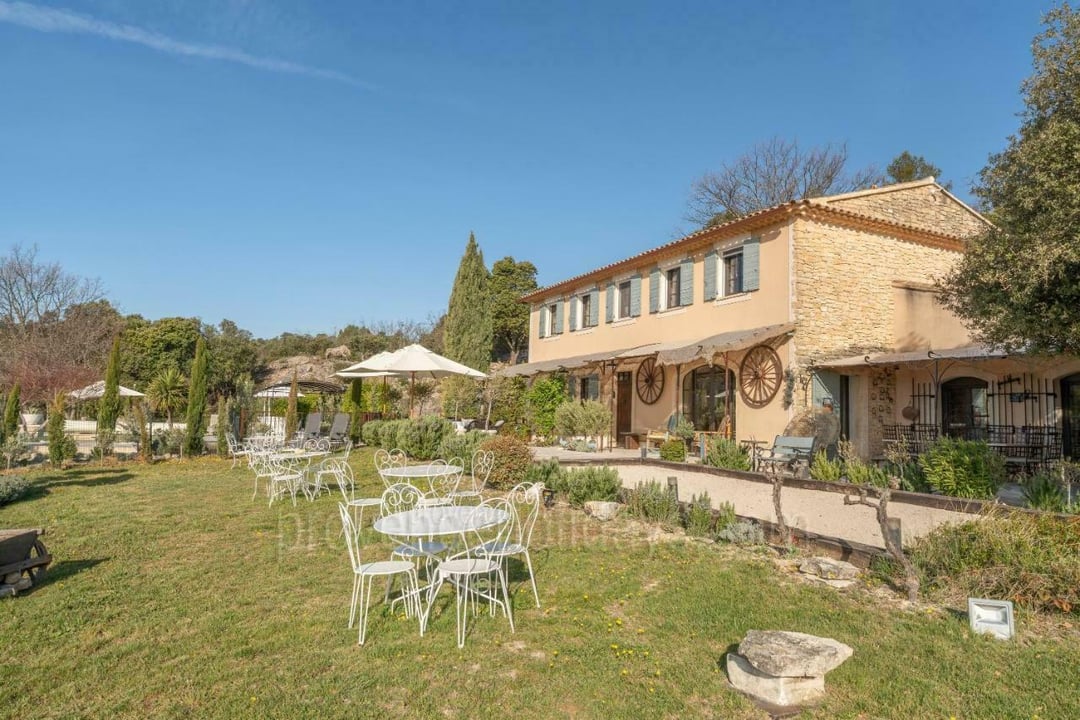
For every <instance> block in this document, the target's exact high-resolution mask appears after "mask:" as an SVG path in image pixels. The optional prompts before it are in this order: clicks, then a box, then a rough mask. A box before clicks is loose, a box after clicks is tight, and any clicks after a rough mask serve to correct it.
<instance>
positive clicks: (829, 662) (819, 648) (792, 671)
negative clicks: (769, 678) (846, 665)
mask: <svg viewBox="0 0 1080 720" xmlns="http://www.w3.org/2000/svg"><path fill="white" fill-rule="evenodd" d="M852 652H853V651H852V649H851V648H850V647H848V646H847V645H845V644H844V643H842V642H837V641H836V640H832V639H830V638H823V637H818V636H816V635H807V634H806V633H800V632H787V631H784V630H750V631H749V632H747V633H746V637H745V638H743V641H742V642H741V643H739V654H740V655H742V656H743V657H745V658H746V659H747V660H749V661H750V664H751V665H753V666H754V667H755V668H757V669H758V670H760V671H762V672H763V673H767V674H769V675H774V676H776V677H820V676H823V675H824V674H825V673H827V672H829V671H830V670H832V669H833V668H836V667H838V666H839V665H840V664H841V663H843V662H844V661H845V660H847V659H848V658H849V657H851V653H852Z"/></svg>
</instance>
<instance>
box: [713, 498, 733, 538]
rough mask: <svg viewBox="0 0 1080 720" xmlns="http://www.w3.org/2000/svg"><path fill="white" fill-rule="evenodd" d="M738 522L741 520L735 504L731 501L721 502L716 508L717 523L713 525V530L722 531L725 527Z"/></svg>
mask: <svg viewBox="0 0 1080 720" xmlns="http://www.w3.org/2000/svg"><path fill="white" fill-rule="evenodd" d="M737 522H739V518H738V516H737V515H736V514H735V506H734V505H732V504H731V503H729V502H722V503H720V507H718V508H716V525H715V526H714V527H713V530H714V531H715V532H720V531H721V530H723V529H724V528H726V527H731V526H732V525H734V524H735V523H737Z"/></svg>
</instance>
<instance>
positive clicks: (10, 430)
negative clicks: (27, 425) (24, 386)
mask: <svg viewBox="0 0 1080 720" xmlns="http://www.w3.org/2000/svg"><path fill="white" fill-rule="evenodd" d="M19 390H20V388H19V383H15V385H14V386H13V387H12V388H11V392H9V393H8V396H7V405H6V406H5V407H4V432H3V436H2V437H0V442H3V441H4V440H7V438H10V437H15V436H16V435H18V434H19V405H20V401H19Z"/></svg>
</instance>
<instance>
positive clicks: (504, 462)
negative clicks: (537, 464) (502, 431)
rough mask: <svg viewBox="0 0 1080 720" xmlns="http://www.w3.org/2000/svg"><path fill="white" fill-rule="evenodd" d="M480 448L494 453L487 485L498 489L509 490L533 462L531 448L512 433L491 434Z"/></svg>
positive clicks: (520, 479) (522, 478) (523, 476)
mask: <svg viewBox="0 0 1080 720" xmlns="http://www.w3.org/2000/svg"><path fill="white" fill-rule="evenodd" d="M480 449H481V450H485V451H490V452H493V453H495V467H493V468H492V469H491V475H489V476H488V485H489V486H491V487H493V488H495V489H498V490H509V489H510V488H512V487H514V486H515V485H517V484H518V483H519V482H521V481H522V480H524V479H525V473H526V472H528V471H529V466H530V465H532V462H533V454H532V450H530V449H529V446H528V445H526V444H525V443H523V442H522V441H521V440H518V439H517V438H516V437H514V436H513V435H493V436H492V437H489V438H488V439H487V440H485V441H484V442H483V443H481V445H480Z"/></svg>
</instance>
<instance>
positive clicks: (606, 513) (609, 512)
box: [585, 500, 622, 522]
mask: <svg viewBox="0 0 1080 720" xmlns="http://www.w3.org/2000/svg"><path fill="white" fill-rule="evenodd" d="M620 509H622V505H620V504H619V503H617V502H605V501H603V500H590V501H588V502H587V503H585V514H586V515H591V516H592V517H594V518H596V519H597V520H601V521H604V522H606V521H608V520H614V519H615V516H616V515H618V514H619V510H620Z"/></svg>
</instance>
